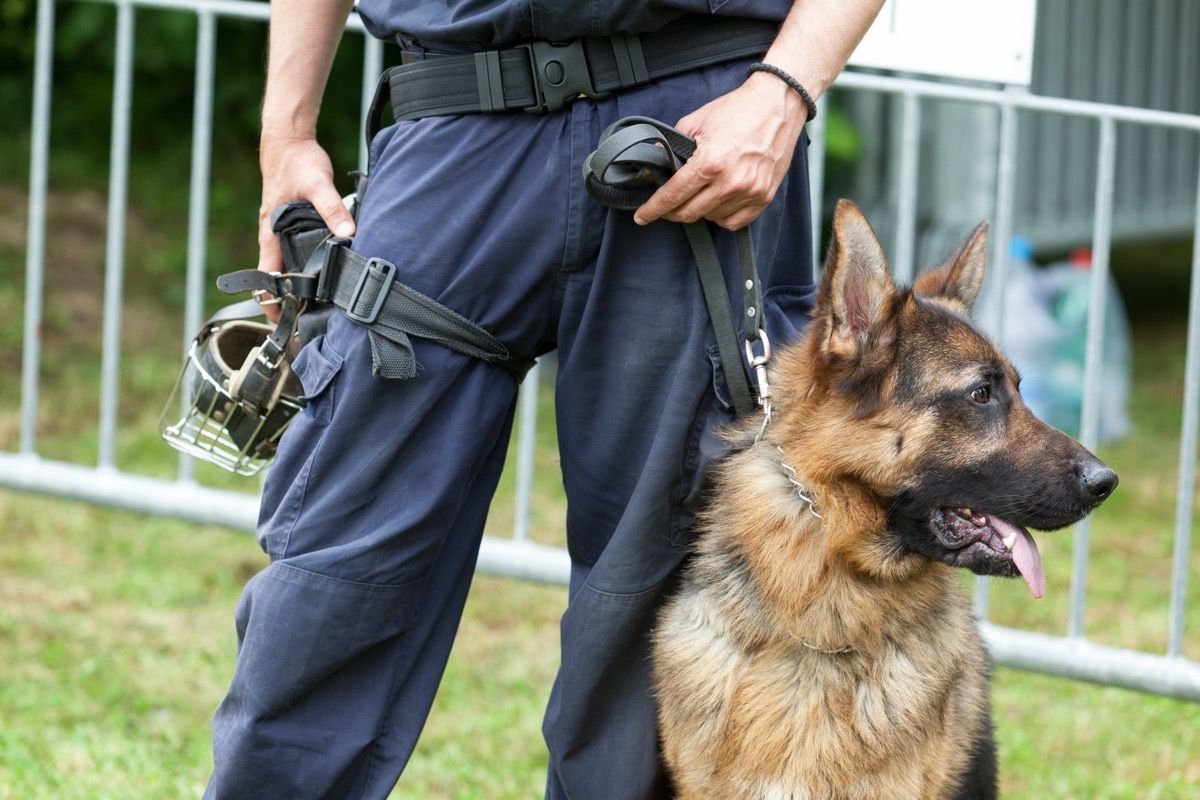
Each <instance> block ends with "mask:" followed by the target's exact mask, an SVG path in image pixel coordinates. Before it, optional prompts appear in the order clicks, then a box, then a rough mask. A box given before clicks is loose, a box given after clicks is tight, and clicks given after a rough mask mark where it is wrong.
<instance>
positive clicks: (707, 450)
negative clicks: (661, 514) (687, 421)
mask: <svg viewBox="0 0 1200 800" xmlns="http://www.w3.org/2000/svg"><path fill="white" fill-rule="evenodd" d="M708 363H709V369H710V370H711V374H712V388H711V389H710V391H709V393H707V395H706V397H705V401H704V402H703V403H702V404H701V406H700V410H699V411H698V412H697V414H696V419H695V421H694V422H693V423H692V431H691V434H690V435H689V437H688V446H687V451H686V453H685V454H684V460H683V471H682V474H681V475H680V490H679V494H678V497H679V501H678V502H677V503H676V504H675V506H674V508H673V509H672V511H671V529H670V541H671V546H672V547H673V548H675V549H676V550H677V551H688V550H690V549H691V547H692V541H693V539H694V535H695V525H696V514H697V512H699V510H700V509H701V508H702V507H703V505H704V501H705V497H706V495H707V490H708V483H709V480H710V478H711V470H712V467H713V465H714V464H715V463H716V462H717V461H719V460H720V459H721V458H722V457H723V456H724V455H725V454H726V452H728V445H727V444H726V443H725V440H724V439H722V438H721V435H720V434H721V430H722V429H723V428H724V427H725V426H726V425H729V424H730V423H732V422H733V421H734V419H735V418H736V415H735V414H734V408H733V397H732V395H731V394H730V393H729V382H728V381H727V380H726V378H725V368H724V365H723V364H722V363H721V353H720V351H719V350H718V348H717V346H716V345H715V344H714V345H710V346H709V348H708ZM736 368H737V369H740V368H741V364H738V365H737V367H736Z"/></svg>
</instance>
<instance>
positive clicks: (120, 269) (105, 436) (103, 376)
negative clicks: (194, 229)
mask: <svg viewBox="0 0 1200 800" xmlns="http://www.w3.org/2000/svg"><path fill="white" fill-rule="evenodd" d="M133 21H134V19H133V5H132V4H131V3H129V2H120V3H118V4H117V45H116V64H115V65H114V70H113V103H112V142H111V145H110V152H109V164H110V167H109V170H110V171H109V177H108V232H107V244H106V247H105V265H104V326H103V330H102V333H101V347H102V351H101V360H100V452H99V464H100V466H101V467H102V468H111V467H112V466H113V465H114V461H115V458H114V452H115V450H116V438H117V390H118V387H119V384H120V363H121V296H122V294H123V285H124V273H125V202H126V198H127V196H128V184H129V111H130V107H131V105H132V101H131V96H132V93H133Z"/></svg>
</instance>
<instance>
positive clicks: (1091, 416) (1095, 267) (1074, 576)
mask: <svg viewBox="0 0 1200 800" xmlns="http://www.w3.org/2000/svg"><path fill="white" fill-rule="evenodd" d="M1116 151H1117V123H1116V122H1115V121H1114V120H1113V119H1112V118H1111V117H1102V118H1101V119H1100V152H1099V154H1098V156H1097V161H1096V212H1095V223H1094V227H1093V230H1092V275H1091V291H1090V294H1089V296H1088V323H1087V344H1086V348H1085V351H1084V352H1085V355H1084V361H1083V412H1082V418H1081V420H1080V424H1079V440H1080V441H1081V442H1083V445H1084V446H1085V447H1087V448H1089V449H1092V450H1094V449H1095V448H1096V442H1097V440H1098V439H1099V438H1100V393H1101V391H1102V390H1103V378H1104V374H1103V371H1104V361H1103V355H1104V352H1103V344H1104V316H1105V314H1104V304H1105V298H1106V296H1107V293H1108V260H1109V259H1108V256H1109V251H1110V250H1111V249H1112V209H1113V175H1114V171H1115V170H1114V162H1115V160H1116ZM1091 532H1092V525H1091V519H1090V518H1085V519H1084V520H1083V521H1081V522H1080V523H1079V524H1078V525H1076V526H1075V542H1074V555H1073V558H1072V562H1071V603H1070V611H1069V614H1068V620H1067V635H1068V636H1083V612H1084V606H1085V605H1086V602H1087V596H1086V595H1087V568H1088V558H1089V555H1090V549H1091Z"/></svg>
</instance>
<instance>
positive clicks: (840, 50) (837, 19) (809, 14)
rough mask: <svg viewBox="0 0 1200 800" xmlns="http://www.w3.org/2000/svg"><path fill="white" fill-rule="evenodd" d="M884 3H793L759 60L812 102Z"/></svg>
mask: <svg viewBox="0 0 1200 800" xmlns="http://www.w3.org/2000/svg"><path fill="white" fill-rule="evenodd" d="M883 2H884V0H796V3H795V5H793V6H792V10H791V11H790V12H789V13H788V16H787V19H785V20H784V21H783V25H782V26H781V27H780V29H779V35H778V36H777V37H776V38H775V43H774V44H772V45H771V49H770V50H768V51H767V55H766V57H765V58H764V59H763V60H764V61H765V62H766V63H768V64H774V65H775V66H777V67H779V68H780V69H782V70H784V71H785V72H787V73H788V74H790V75H792V76H793V77H794V78H795V79H796V80H798V81H800V83H801V85H802V86H804V88H805V89H806V90H808V93H809V94H811V95H812V96H813V99H814V100H815V99H816V98H818V97H820V96H821V94H822V93H824V91H825V90H826V89H827V88H829V84H831V83H833V79H834V78H836V77H837V75H838V73H839V72H841V71H842V68H843V67H844V66H846V60H847V59H848V58H850V54H851V53H853V52H854V48H855V47H857V46H858V43H859V42H860V41H861V40H862V37H863V35H864V34H865V33H866V32H867V28H869V27H871V22H872V21H873V20H874V19H875V17H876V15H877V14H878V13H879V9H880V8H881V7H882V6H883Z"/></svg>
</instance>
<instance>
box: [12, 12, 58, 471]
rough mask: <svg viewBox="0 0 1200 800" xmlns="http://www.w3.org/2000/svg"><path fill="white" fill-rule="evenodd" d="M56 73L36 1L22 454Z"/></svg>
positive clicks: (38, 335) (34, 389)
mask: <svg viewBox="0 0 1200 800" xmlns="http://www.w3.org/2000/svg"><path fill="white" fill-rule="evenodd" d="M53 75H54V0H38V5H37V43H36V45H35V50H34V57H33V121H32V123H31V125H32V129H31V132H30V137H29V218H28V219H27V220H26V233H25V328H24V333H23V336H24V338H23V339H22V350H21V440H20V448H21V452H22V453H27V454H33V453H34V452H35V451H36V450H37V411H38V409H37V406H38V372H39V366H40V363H41V358H42V348H41V344H42V295H43V287H44V284H45V281H44V274H45V273H44V270H45V264H46V184H47V174H48V171H49V155H50V90H51V79H52V78H53Z"/></svg>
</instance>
